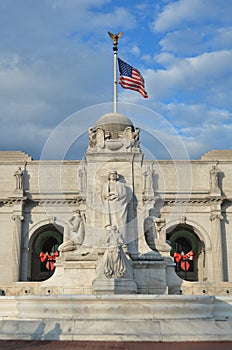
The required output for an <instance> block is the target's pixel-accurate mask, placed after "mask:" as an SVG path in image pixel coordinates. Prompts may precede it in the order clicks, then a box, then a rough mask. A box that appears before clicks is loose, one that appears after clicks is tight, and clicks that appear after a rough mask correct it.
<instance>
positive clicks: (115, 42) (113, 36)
mask: <svg viewBox="0 0 232 350" xmlns="http://www.w3.org/2000/svg"><path fill="white" fill-rule="evenodd" d="M108 34H109V36H110V37H111V39H112V40H113V52H114V112H115V113H116V112H117V102H118V91H117V90H118V89H117V84H118V81H117V54H118V40H119V39H120V38H121V36H122V32H120V33H118V34H113V33H111V32H108Z"/></svg>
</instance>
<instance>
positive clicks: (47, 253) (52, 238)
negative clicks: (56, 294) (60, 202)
mask: <svg viewBox="0 0 232 350" xmlns="http://www.w3.org/2000/svg"><path fill="white" fill-rule="evenodd" d="M62 242H63V228H62V227H61V226H59V227H58V226H57V225H56V227H55V226H54V225H52V224H48V225H45V226H43V227H40V228H39V229H38V230H37V231H36V232H35V233H34V234H33V236H32V237H31V239H30V243H29V267H28V272H29V273H28V280H29V281H44V280H46V279H48V278H49V277H51V276H52V275H53V273H54V271H55V267H54V263H55V260H56V258H57V256H58V254H59V253H58V247H59V245H60V244H61V243H62Z"/></svg>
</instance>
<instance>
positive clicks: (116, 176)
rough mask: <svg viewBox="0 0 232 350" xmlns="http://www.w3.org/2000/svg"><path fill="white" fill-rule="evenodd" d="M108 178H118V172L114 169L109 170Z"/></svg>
mask: <svg viewBox="0 0 232 350" xmlns="http://www.w3.org/2000/svg"><path fill="white" fill-rule="evenodd" d="M108 180H116V181H118V180H119V175H118V172H117V171H116V170H111V171H110V172H109V174H108Z"/></svg>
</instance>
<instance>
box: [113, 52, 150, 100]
mask: <svg viewBox="0 0 232 350" xmlns="http://www.w3.org/2000/svg"><path fill="white" fill-rule="evenodd" d="M118 67H119V73H120V78H119V84H120V85H121V86H122V87H123V88H124V89H130V90H135V91H138V92H139V93H140V94H141V95H142V96H143V97H144V98H148V94H147V92H146V91H145V86H144V79H143V77H142V75H141V74H140V72H139V71H138V70H137V69H135V68H133V67H132V66H130V65H129V64H128V63H126V62H124V61H122V60H121V59H120V58H118Z"/></svg>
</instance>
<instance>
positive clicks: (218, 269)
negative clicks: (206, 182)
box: [210, 204, 223, 282]
mask: <svg viewBox="0 0 232 350" xmlns="http://www.w3.org/2000/svg"><path fill="white" fill-rule="evenodd" d="M216 206H217V207H218V206H219V204H216ZM222 219H223V216H222V215H221V204H220V209H219V208H217V209H216V208H215V207H214V206H213V208H212V207H211V215H210V220H211V237H212V250H213V254H212V256H213V278H214V282H223V259H222V235H221V220H222Z"/></svg>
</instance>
